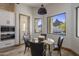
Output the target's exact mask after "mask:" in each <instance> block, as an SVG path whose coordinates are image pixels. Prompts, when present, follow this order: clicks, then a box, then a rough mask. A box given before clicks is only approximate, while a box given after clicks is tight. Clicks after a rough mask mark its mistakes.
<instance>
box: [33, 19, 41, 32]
mask: <svg viewBox="0 0 79 59" xmlns="http://www.w3.org/2000/svg"><path fill="white" fill-rule="evenodd" d="M34 32H36V33H37V32H42V18H35V19H34Z"/></svg>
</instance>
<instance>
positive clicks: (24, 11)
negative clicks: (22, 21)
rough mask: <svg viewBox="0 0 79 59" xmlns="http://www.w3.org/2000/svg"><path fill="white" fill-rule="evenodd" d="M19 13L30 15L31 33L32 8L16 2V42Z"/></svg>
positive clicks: (17, 39) (17, 41)
mask: <svg viewBox="0 0 79 59" xmlns="http://www.w3.org/2000/svg"><path fill="white" fill-rule="evenodd" d="M19 14H24V15H27V16H30V25H29V26H30V33H31V34H32V9H31V8H30V7H28V6H26V5H25V4H16V44H18V43H19Z"/></svg>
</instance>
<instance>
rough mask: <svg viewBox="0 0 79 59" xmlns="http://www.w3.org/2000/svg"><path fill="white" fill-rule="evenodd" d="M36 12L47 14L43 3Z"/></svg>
mask: <svg viewBox="0 0 79 59" xmlns="http://www.w3.org/2000/svg"><path fill="white" fill-rule="evenodd" d="M38 14H39V15H45V14H47V10H46V8H45V7H44V5H41V8H39V9H38Z"/></svg>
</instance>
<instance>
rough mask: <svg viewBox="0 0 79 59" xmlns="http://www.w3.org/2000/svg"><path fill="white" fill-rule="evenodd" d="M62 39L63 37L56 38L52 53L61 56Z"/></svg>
mask: <svg viewBox="0 0 79 59" xmlns="http://www.w3.org/2000/svg"><path fill="white" fill-rule="evenodd" d="M63 40H64V38H63V37H59V38H58V43H57V44H54V49H53V51H58V53H59V54H60V56H61V48H62V43H63Z"/></svg>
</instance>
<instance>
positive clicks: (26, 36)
mask: <svg viewBox="0 0 79 59" xmlns="http://www.w3.org/2000/svg"><path fill="white" fill-rule="evenodd" d="M23 40H24V43H25V46H27V47H29V46H30V45H29V40H30V38H29V36H28V35H24V36H23Z"/></svg>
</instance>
